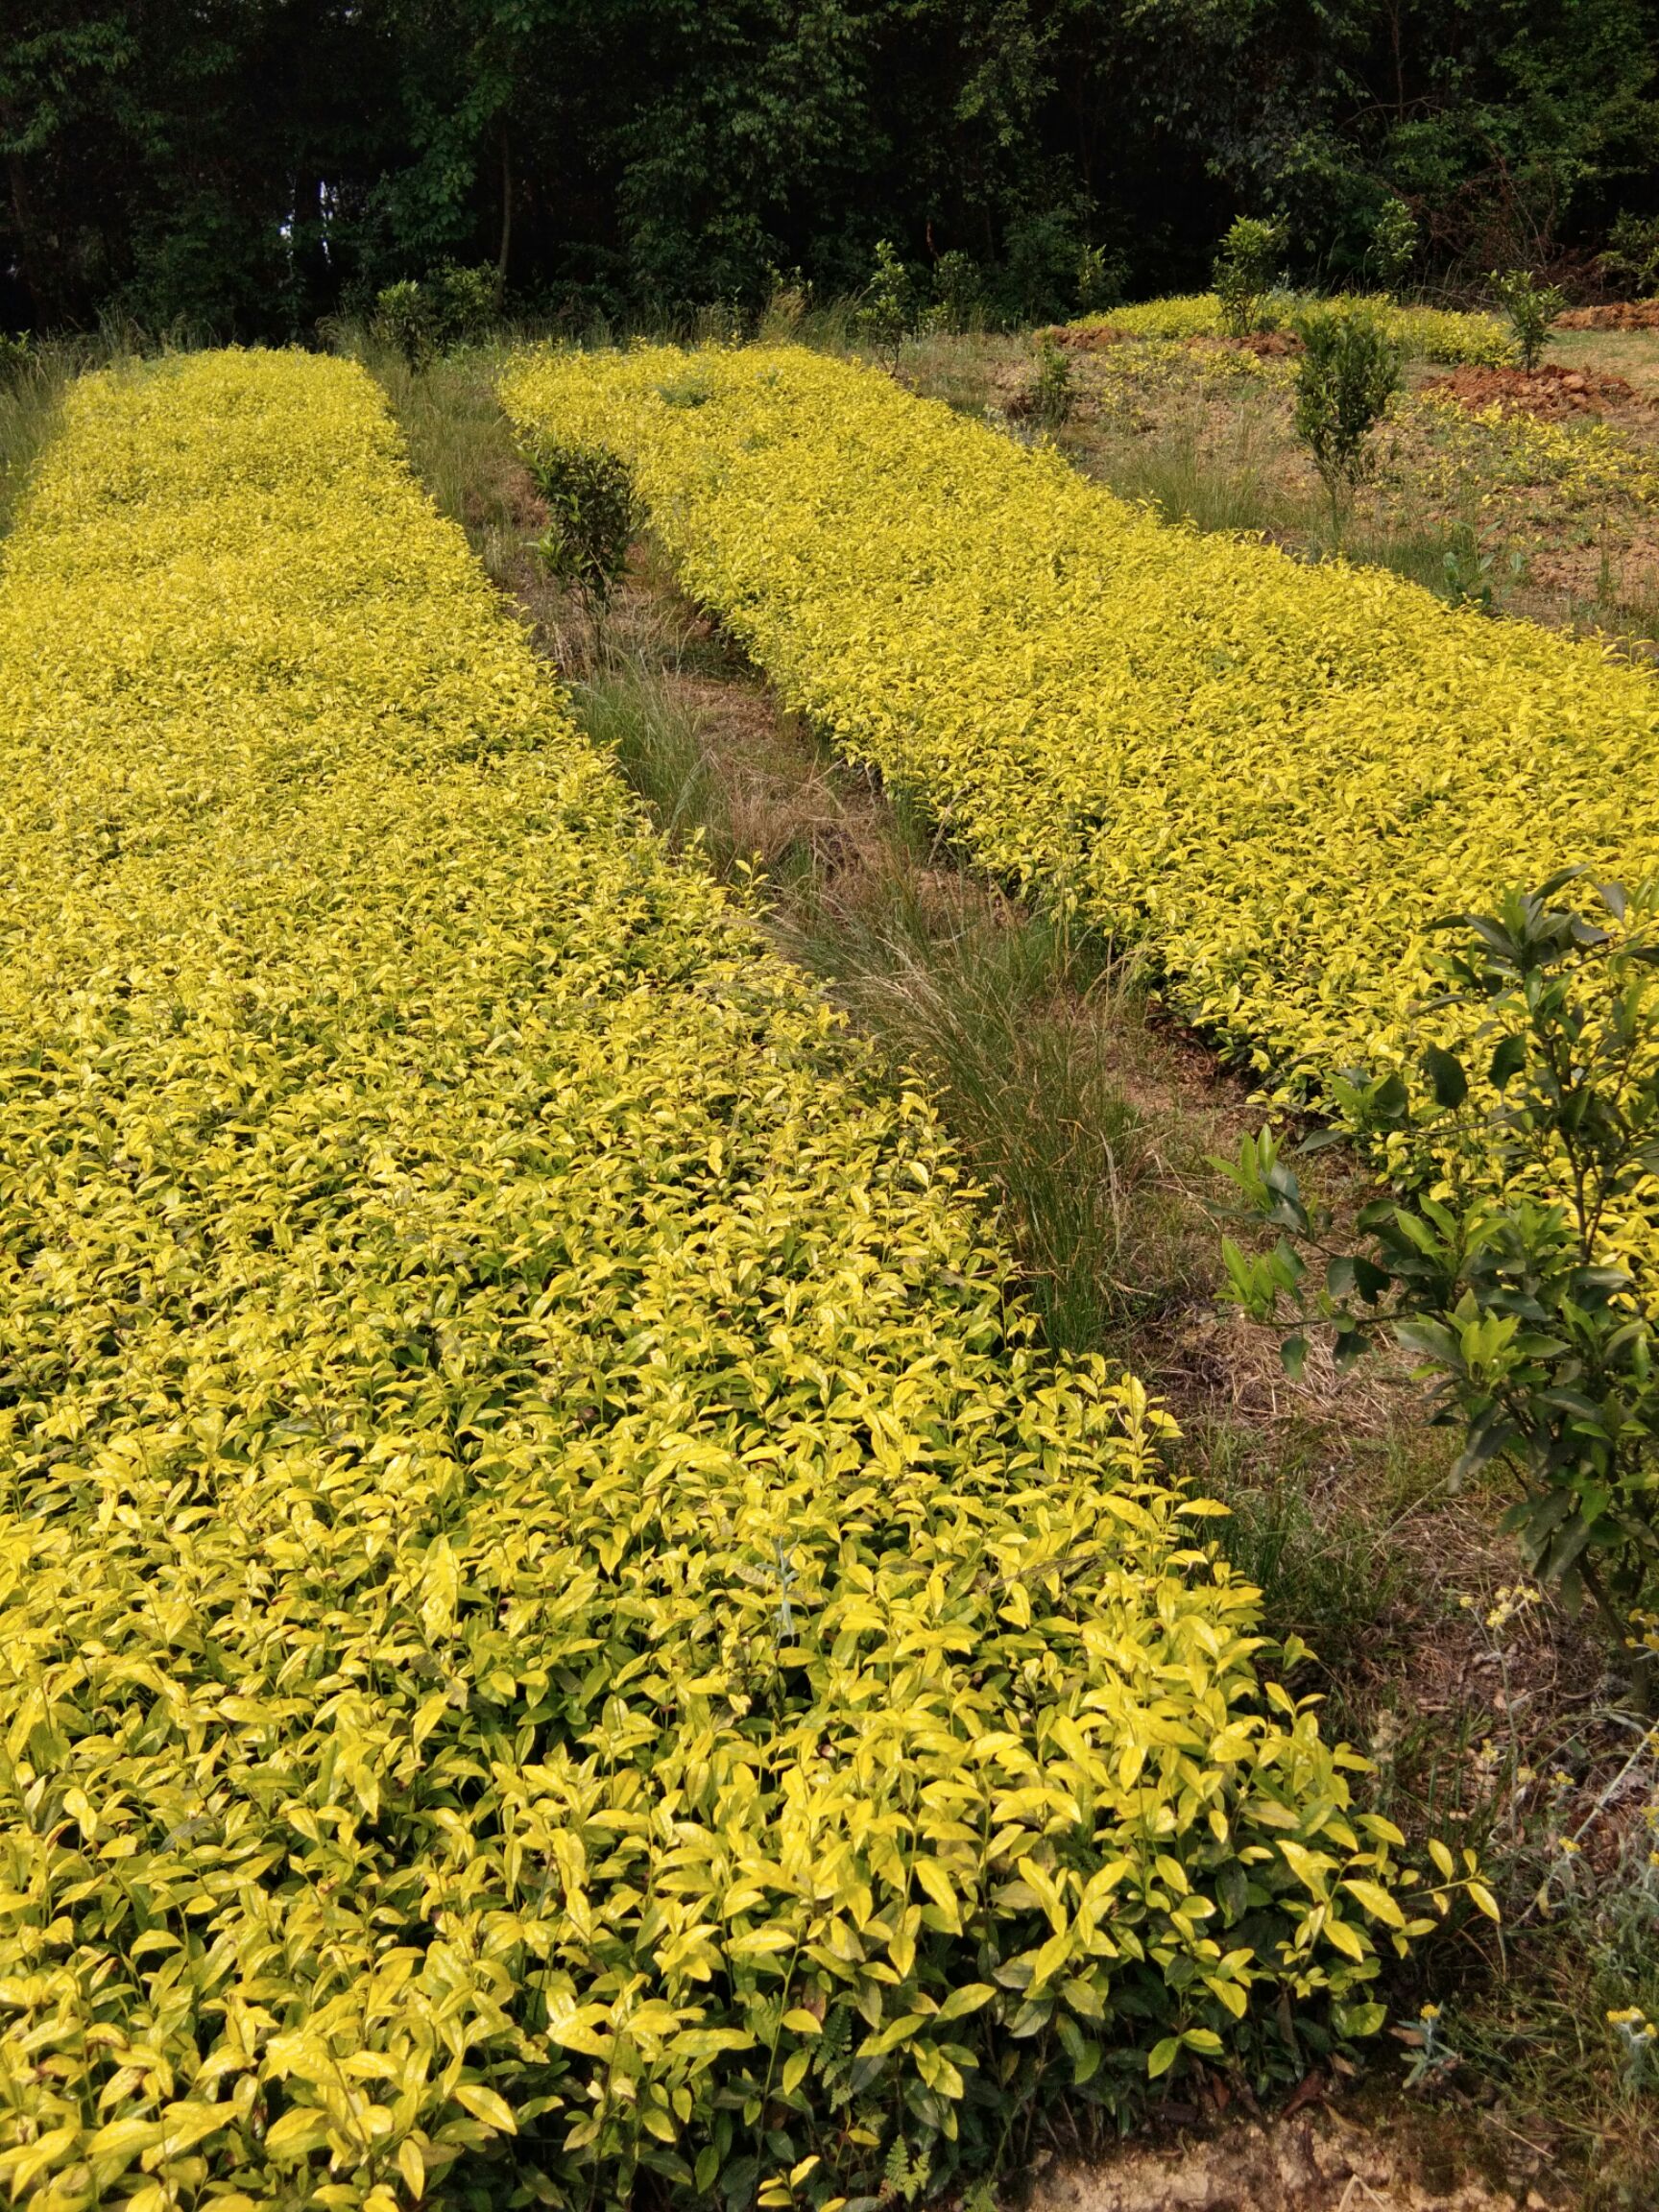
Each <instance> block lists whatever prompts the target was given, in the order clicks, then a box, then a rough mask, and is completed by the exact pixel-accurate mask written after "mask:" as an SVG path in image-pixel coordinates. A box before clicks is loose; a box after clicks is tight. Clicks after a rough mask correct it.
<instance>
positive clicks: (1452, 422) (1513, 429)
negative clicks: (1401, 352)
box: [1409, 392, 1659, 507]
mask: <svg viewBox="0 0 1659 2212" xmlns="http://www.w3.org/2000/svg"><path fill="white" fill-rule="evenodd" d="M1409 404H1410V405H1411V406H1412V407H1413V408H1415V409H1416V410H1417V411H1418V413H1419V416H1420V418H1421V419H1422V420H1423V421H1425V422H1426V423H1427V425H1428V426H1429V428H1430V431H1431V436H1432V437H1433V438H1434V440H1435V444H1436V445H1437V447H1438V455H1437V459H1438V463H1439V466H1438V468H1437V469H1431V488H1433V489H1438V490H1439V491H1441V492H1442V493H1443V494H1444V495H1454V496H1455V494H1456V493H1458V492H1459V491H1462V490H1465V489H1466V488H1467V486H1468V485H1469V484H1470V483H1471V482H1475V481H1478V482H1479V483H1480V484H1482V485H1484V486H1486V487H1488V488H1493V489H1497V488H1503V489H1510V488H1513V487H1516V486H1532V485H1537V486H1548V487H1550V488H1551V489H1552V490H1553V491H1555V492H1558V493H1559V494H1560V495H1561V497H1562V498H1563V499H1564V500H1565V501H1566V502H1567V504H1568V505H1569V506H1572V507H1604V506H1607V505H1609V504H1615V503H1616V504H1626V503H1628V504H1630V505H1633V506H1648V505H1651V504H1652V502H1653V501H1654V500H1655V499H1659V469H1656V468H1655V467H1654V463H1653V460H1652V456H1651V449H1650V448H1647V447H1645V446H1643V445H1639V444H1638V443H1637V442H1636V441H1635V440H1634V439H1633V438H1631V437H1629V436H1628V435H1627V434H1626V433H1625V432H1624V431H1623V430H1620V429H1618V428H1616V427H1615V426H1614V425H1613V424H1612V423H1611V422H1599V421H1571V420H1570V421H1564V422H1552V421H1547V420H1541V419H1540V418H1539V417H1537V416H1535V415H1529V414H1527V413H1526V412H1525V411H1523V410H1520V409H1515V410H1509V409H1505V408H1504V406H1503V403H1502V402H1501V401H1495V402H1494V403H1493V404H1492V405H1490V406H1487V407H1475V408H1471V407H1467V406H1465V405H1464V403H1463V401H1462V400H1460V399H1458V398H1457V397H1455V395H1453V394H1452V393H1450V392H1419V393H1416V394H1414V395H1413V396H1412V398H1411V400H1410V402H1409ZM1435 477H1438V479H1439V481H1438V484H1435V483H1434V478H1435Z"/></svg>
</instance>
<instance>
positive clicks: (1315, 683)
mask: <svg viewBox="0 0 1659 2212" xmlns="http://www.w3.org/2000/svg"><path fill="white" fill-rule="evenodd" d="M504 394H505V398H506V401H507V404H508V407H509V410H510V412H511V413H512V414H513V415H514V416H515V417H516V418H517V421H519V423H520V424H521V425H522V426H523V428H524V431H525V434H526V435H530V436H535V435H554V436H557V437H562V438H576V439H589V440H591V439H598V440H609V441H611V442H613V444H614V445H617V446H618V447H619V448H620V449H621V450H622V452H623V453H624V454H625V455H626V456H627V457H628V458H629V459H630V461H631V462H632V463H633V465H634V467H635V469H636V470H637V475H638V478H639V482H640V485H641V488H642V490H643V492H644V493H645V495H646V497H647V498H648V500H649V502H650V505H651V508H652V510H653V513H654V515H655V517H656V524H657V528H658V530H659V532H660V533H661V537H662V539H663V541H665V543H666V545H667V546H668V548H669V550H670V551H671V553H672V554H673V556H674V557H675V558H676V559H677V561H678V562H679V564H680V565H681V569H682V572H683V574H684V576H685V582H686V584H687V586H688V588H689V589H691V590H692V591H693V592H694V593H696V594H697V595H698V596H699V597H700V598H702V599H704V600H706V601H707V602H709V604H710V605H711V606H713V607H714V608H716V609H718V611H719V612H720V613H721V614H722V616H723V617H724V618H725V619H726V620H727V621H728V622H729V623H730V625H731V626H732V628H733V631H734V632H735V634H736V635H737V636H738V637H740V638H741V639H742V640H743V642H744V643H745V644H746V645H747V646H748V647H749V648H750V649H751V650H752V651H753V653H754V654H755V656H756V658H757V661H759V662H760V663H761V665H762V666H763V667H765V668H766V669H767V670H768V671H769V672H770V673H771V674H772V675H773V677H774V678H775V679H776V681H777V682H778V684H779V685H780V686H781V690H782V692H783V694H784V696H785V697H786V698H787V699H788V700H789V701H790V702H791V703H792V704H793V705H795V706H797V707H798V708H800V709H803V710H804V711H805V713H807V714H808V715H809V716H811V717H812V718H813V719H814V720H815V721H817V722H818V723H820V724H821V725H822V726H823V727H824V728H826V729H827V730H828V731H829V732H830V733H832V734H833V735H834V737H835V738H836V739H837V740H838V741H839V742H840V743H841V744H842V745H843V746H844V747H845V748H846V749H847V750H848V751H849V752H850V753H852V754H853V755H854V756H856V757H860V758H862V759H865V760H868V761H870V762H873V763H874V764H875V765H876V766H877V767H878V769H879V770H880V772H881V773H882V774H883V775H884V776H885V777H887V778H888V779H889V780H890V781H892V782H894V783H895V784H896V785H900V786H902V787H906V788H908V789H909V790H911V791H913V792H915V793H917V794H919V795H920V796H921V797H922V799H923V800H924V801H925V802H926V804H927V805H929V806H930V807H931V808H932V809H933V810H934V811H935V813H936V814H937V815H938V816H939V817H940V818H941V819H942V820H943V821H944V822H945V823H946V824H948V825H949V826H950V829H952V830H953V831H954V832H955V833H956V834H957V835H958V836H959V837H960V838H961V839H962V840H963V842H964V843H965V844H966V846H967V847H968V848H969V849H970V850H971V851H972V852H973V853H974V854H975V855H976V856H977V857H978V858H979V860H980V861H981V862H982V863H983V864H985V865H986V866H987V867H989V868H990V869H991V870H993V871H995V872H997V873H998V874H1001V875H1005V876H1007V877H1009V878H1013V879H1014V880H1016V881H1017V882H1019V883H1022V884H1024V885H1034V886H1038V887H1040V888H1041V889H1042V890H1043V891H1044V892H1045V893H1046V895H1049V896H1055V895H1059V896H1062V897H1068V898H1073V899H1076V900H1078V901H1080V902H1081V903H1082V905H1083V907H1084V909H1085V910H1086V912H1087V913H1088V914H1089V915H1090V916H1091V917H1092V918H1093V919H1094V920H1095V921H1096V922H1098V923H1099V924H1101V925H1102V926H1105V927H1106V928H1108V929H1110V930H1111V931H1113V932H1115V933H1117V934H1118V936H1119V937H1124V938H1135V937H1139V938H1140V939H1142V940H1143V941H1144V942H1145V943H1146V944H1148V945H1149V946H1150V947H1151V948H1152V950H1154V952H1155V953H1156V955H1157V958H1158V960H1159V962H1160V963H1161V965H1162V967H1163V969H1164V970H1165V972H1166V974H1167V977H1168V979H1169V988H1170V991H1171V993H1172V995H1173V997H1174V998H1175V999H1176V1001H1177V1003H1178V1004H1179V1005H1180V1007H1181V1008H1182V1010H1183V1011H1184V1012H1185V1013H1186V1014H1187V1015H1188V1016H1190V1018H1191V1019H1192V1020H1194V1021H1195V1022H1199V1023H1202V1024H1204V1025H1207V1026H1209V1027H1210V1028H1212V1029H1214V1030H1216V1031H1219V1032H1222V1033H1223V1034H1224V1035H1226V1036H1228V1037H1230V1038H1231V1039H1232V1040H1233V1041H1235V1042H1236V1043H1237V1045H1238V1046H1239V1047H1241V1048H1242V1049H1244V1050H1246V1051H1248V1052H1249V1053H1251V1054H1252V1055H1253V1056H1254V1062H1255V1065H1256V1066H1257V1067H1258V1068H1259V1069H1262V1070H1271V1071H1272V1072H1273V1074H1274V1075H1275V1077H1276V1078H1278V1079H1280V1080H1284V1081H1286V1082H1288V1083H1290V1084H1292V1085H1300V1086H1306V1085H1308V1084H1310V1083H1311V1084H1314V1085H1316V1084H1317V1083H1318V1081H1319V1080H1320V1078H1321V1077H1322V1076H1323V1075H1326V1074H1329V1073H1330V1072H1331V1071H1332V1070H1341V1069H1345V1068H1350V1067H1353V1066H1355V1065H1357V1064H1370V1065H1372V1066H1377V1065H1378V1064H1379V1063H1380V1062H1381V1063H1387V1062H1388V1061H1390V1060H1395V1061H1397V1060H1398V1059H1400V1058H1402V1057H1403V1056H1405V1055H1406V1054H1407V1053H1408V1052H1414V1051H1415V1050H1416V1048H1417V1046H1416V1044H1415V1043H1414V1042H1413V1039H1412V1035H1411V1021H1412V1010H1413V1008H1414V1006H1415V1005H1416V1003H1417V1002H1418V1000H1419V999H1420V998H1421V997H1422V995H1423V991H1424V987H1425V982H1426V977H1427V968H1426V951H1425V937H1424V931H1425V928H1426V926H1427V925H1428V924H1429V923H1431V921H1433V920H1434V919H1435V918H1437V917H1439V916H1442V915H1445V914H1447V913H1450V912H1456V911H1459V910H1462V909H1466V908H1468V907H1470V906H1471V905H1479V906H1481V907H1485V906H1486V905H1489V904H1490V902H1491V900H1492V899H1493V897H1494V895H1495V894H1496V893H1497V891H1498V890H1499V889H1500V888H1501V887H1502V886H1503V885H1504V884H1506V883H1510V882H1513V881H1515V880H1517V879H1521V880H1525V881H1529V882H1536V881H1539V880H1542V879H1543V878H1544V877H1545V876H1547V875H1548V874H1549V873H1550V872H1551V871H1552V870H1553V869H1555V868H1556V867H1557V866H1563V865H1569V864H1577V863H1583V864H1587V865H1588V866H1590V867H1592V868H1594V869H1595V870H1597V871H1598V872H1599V873H1602V874H1604V875H1608V876H1613V877H1616V878H1621V879H1623V880H1625V881H1635V880H1639V879H1640V878H1643V877H1645V876H1647V874H1649V873H1650V872H1652V871H1653V870H1654V869H1655V868H1656V867H1659V686H1656V685H1655V684H1654V682H1653V679H1652V678H1651V676H1650V675H1648V674H1647V673H1646V672H1641V671H1638V670H1636V669H1633V668H1629V667H1621V666H1616V665H1613V664H1611V663H1610V662H1609V661H1607V660H1606V659H1605V658H1604V657H1603V656H1602V654H1601V653H1600V652H1599V650H1598V649H1597V648H1595V647H1594V646H1590V645H1584V644H1576V643H1572V642H1569V641H1566V640H1564V639H1562V638H1559V637H1553V636H1551V635H1550V634H1549V633H1547V632H1545V631H1543V630H1541V629H1537V628H1535V627H1533V626H1531V625H1529V624H1524V623H1496V622H1493V621H1491V620H1489V619H1487V618H1485V617H1483V616H1481V615H1480V614H1479V613H1474V612H1472V611H1457V610H1454V609H1452V608H1449V607H1447V606H1446V605H1444V604H1443V603H1442V602H1440V601H1439V600H1437V599H1435V598H1434V597H1432V596H1431V594H1430V593H1429V592H1427V591H1425V590H1423V589H1421V588H1419V587H1417V586H1415V585H1412V584H1408V583H1406V582H1404V581H1403V580H1401V579H1399V578H1397V577H1394V576H1392V575H1389V574H1387V573H1386V572H1384V571H1382V570H1378V569H1369V568H1352V567H1348V566H1346V565H1342V564H1327V565H1319V566H1313V567H1310V566H1308V565H1304V564H1302V563H1300V562H1297V561H1295V560H1293V559H1292V558H1290V557H1289V556H1287V555H1286V554H1284V553H1281V552H1279V551H1278V550H1277V549H1275V548H1274V547H1272V546H1269V545H1265V544H1260V543H1256V542H1246V541H1238V540H1237V539H1232V538H1226V537H1221V536H1201V535H1199V534H1198V533H1196V532H1194V531H1191V530H1186V529H1172V528H1169V527H1166V526H1165V525H1163V524H1161V523H1159V522H1158V521H1156V520H1155V519H1154V518H1153V517H1151V516H1150V515H1149V514H1148V513H1146V512H1144V511H1142V510H1140V509H1136V508H1132V507H1130V506H1127V505H1125V504H1124V503H1123V502H1122V501H1120V500H1118V499H1117V498H1115V497H1113V496H1112V495H1111V494H1110V493H1106V492H1104V491H1102V490H1100V489H1099V488H1098V487H1096V486H1094V485H1092V484H1090V483H1088V482H1086V481H1085V480H1084V479H1082V478H1081V477H1080V476H1078V475H1077V474H1076V473H1075V472H1074V471H1073V470H1072V469H1070V468H1069V467H1068V466H1067V464H1066V463H1065V462H1064V461H1063V460H1062V459H1061V458H1060V456H1059V455H1058V454H1057V453H1054V452H1052V451H1045V450H1041V449H1039V450H1028V449H1025V448H1023V447H1022V446H1020V445H1016V444H1014V443H1013V442H1012V441H1010V440H1009V439H1007V438H1005V437H999V436H998V435H997V434H996V433H995V432H994V431H992V430H991V429H989V428H987V427H985V426H983V425H980V424H976V423H973V422H970V421H966V420H964V419H962V418H961V417H959V416H956V415H953V414H952V413H950V410H948V409H947V408H946V407H944V406H942V405H940V404H938V403H936V402H933V401H928V400H922V399H918V398H915V397H912V396H910V395H908V394H906V393H905V392H903V391H902V390H901V389H899V388H898V387H897V386H896V385H895V384H894V383H893V382H892V381H891V380H890V379H889V378H886V377H884V376H881V375H879V374H878V373H875V372H874V371H871V370H867V369H860V368H858V367H855V366H851V365H848V364H845V363H841V362H837V361H831V360H827V359H821V358H818V357H816V356H814V355H812V354H809V353H806V352H804V351H800V350H778V351H752V352H735V353H733V352H726V353H709V354H700V355H696V356H688V355H685V354H682V353H678V352H675V351H673V350H671V349H661V350H645V351H638V352H632V353H628V354H612V355H589V356H580V355H561V354H553V353H548V354H544V355H541V356H538V357H528V358H526V359H525V360H524V361H523V362H522V363H521V364H519V365H518V366H517V369H516V370H515V371H514V372H513V373H511V374H510V375H509V377H508V379H507V382H506V384H505V387H504ZM1629 1234H1630V1238H1632V1239H1634V1240H1636V1241H1637V1242H1638V1243H1640V1244H1642V1245H1644V1246H1645V1244H1646V1242H1647V1236H1648V1232H1647V1231H1646V1230H1643V1229H1640V1228H1638V1229H1635V1230H1632V1231H1630V1233H1629Z"/></svg>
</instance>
